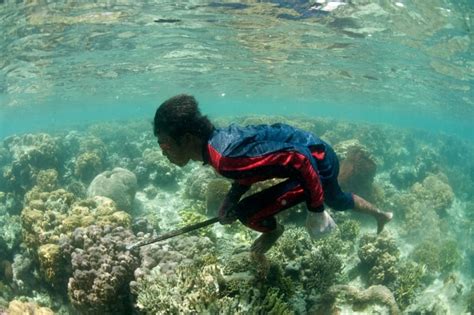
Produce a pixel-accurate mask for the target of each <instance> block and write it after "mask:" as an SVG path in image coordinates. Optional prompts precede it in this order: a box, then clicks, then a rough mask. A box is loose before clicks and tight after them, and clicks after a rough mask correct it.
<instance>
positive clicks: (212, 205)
mask: <svg viewBox="0 0 474 315" xmlns="http://www.w3.org/2000/svg"><path fill="white" fill-rule="evenodd" d="M230 185H231V184H230V182H229V181H228V180H226V179H221V178H217V179H213V180H211V181H210V182H209V184H208V185H207V192H206V209H207V212H206V214H207V215H209V216H216V215H217V212H218V210H219V207H220V205H221V204H222V202H223V201H224V198H225V197H226V196H227V192H228V191H229V189H230Z"/></svg>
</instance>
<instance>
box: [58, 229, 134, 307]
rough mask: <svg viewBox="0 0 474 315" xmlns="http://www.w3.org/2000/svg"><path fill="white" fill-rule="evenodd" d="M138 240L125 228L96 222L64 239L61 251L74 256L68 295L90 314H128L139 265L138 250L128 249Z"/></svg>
mask: <svg viewBox="0 0 474 315" xmlns="http://www.w3.org/2000/svg"><path fill="white" fill-rule="evenodd" d="M135 241H136V237H135V236H134V235H133V233H131V231H129V230H126V229H124V228H123V227H116V228H112V227H111V226H104V227H101V226H96V225H92V226H89V227H88V228H78V229H76V230H75V231H74V233H73V235H72V236H71V238H70V239H66V238H64V239H63V242H62V243H61V250H62V251H64V252H66V253H69V254H70V255H71V265H72V277H71V278H70V279H69V284H68V295H69V298H70V301H71V303H72V304H73V306H74V307H75V308H76V309H78V310H79V311H81V312H82V313H87V314H97V313H105V314H127V313H128V312H130V311H131V309H132V305H131V301H130V298H129V296H130V293H129V286H128V284H129V282H130V281H131V280H132V279H133V271H134V270H135V268H137V267H138V265H139V258H138V253H134V252H130V251H127V250H126V245H128V244H130V243H133V242H135Z"/></svg>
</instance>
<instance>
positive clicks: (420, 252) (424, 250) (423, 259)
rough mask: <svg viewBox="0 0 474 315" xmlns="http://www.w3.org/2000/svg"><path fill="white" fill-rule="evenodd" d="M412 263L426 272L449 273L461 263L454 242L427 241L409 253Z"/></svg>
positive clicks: (459, 254)
mask: <svg viewBox="0 0 474 315" xmlns="http://www.w3.org/2000/svg"><path fill="white" fill-rule="evenodd" d="M411 257H412V259H413V260H414V261H416V262H418V263H420V264H422V265H424V266H426V269H427V271H428V272H431V273H433V274H435V273H438V272H443V273H447V272H451V271H452V270H453V269H454V268H456V267H458V266H459V264H460V263H461V259H462V257H461V253H460V251H459V249H458V246H457V242H456V241H455V240H449V239H447V240H439V239H427V240H424V241H423V242H421V243H419V244H418V245H416V247H415V248H414V249H413V251H412V253H411Z"/></svg>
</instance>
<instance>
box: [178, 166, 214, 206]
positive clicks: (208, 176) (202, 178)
mask: <svg viewBox="0 0 474 315" xmlns="http://www.w3.org/2000/svg"><path fill="white" fill-rule="evenodd" d="M216 178H217V175H216V174H215V173H214V171H213V170H212V169H210V168H194V169H192V170H191V172H190V174H189V176H188V177H187V179H186V182H185V190H184V196H185V197H187V198H189V199H195V200H201V201H205V200H206V195H207V191H208V187H209V183H210V182H211V180H213V179H216Z"/></svg>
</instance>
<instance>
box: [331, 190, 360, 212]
mask: <svg viewBox="0 0 474 315" xmlns="http://www.w3.org/2000/svg"><path fill="white" fill-rule="evenodd" d="M324 202H325V203H326V204H327V205H328V206H329V207H330V208H331V209H333V210H336V211H344V210H349V209H353V208H354V197H353V195H352V193H346V192H345V193H342V194H339V195H338V196H337V197H335V198H326V199H325V201H324Z"/></svg>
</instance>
